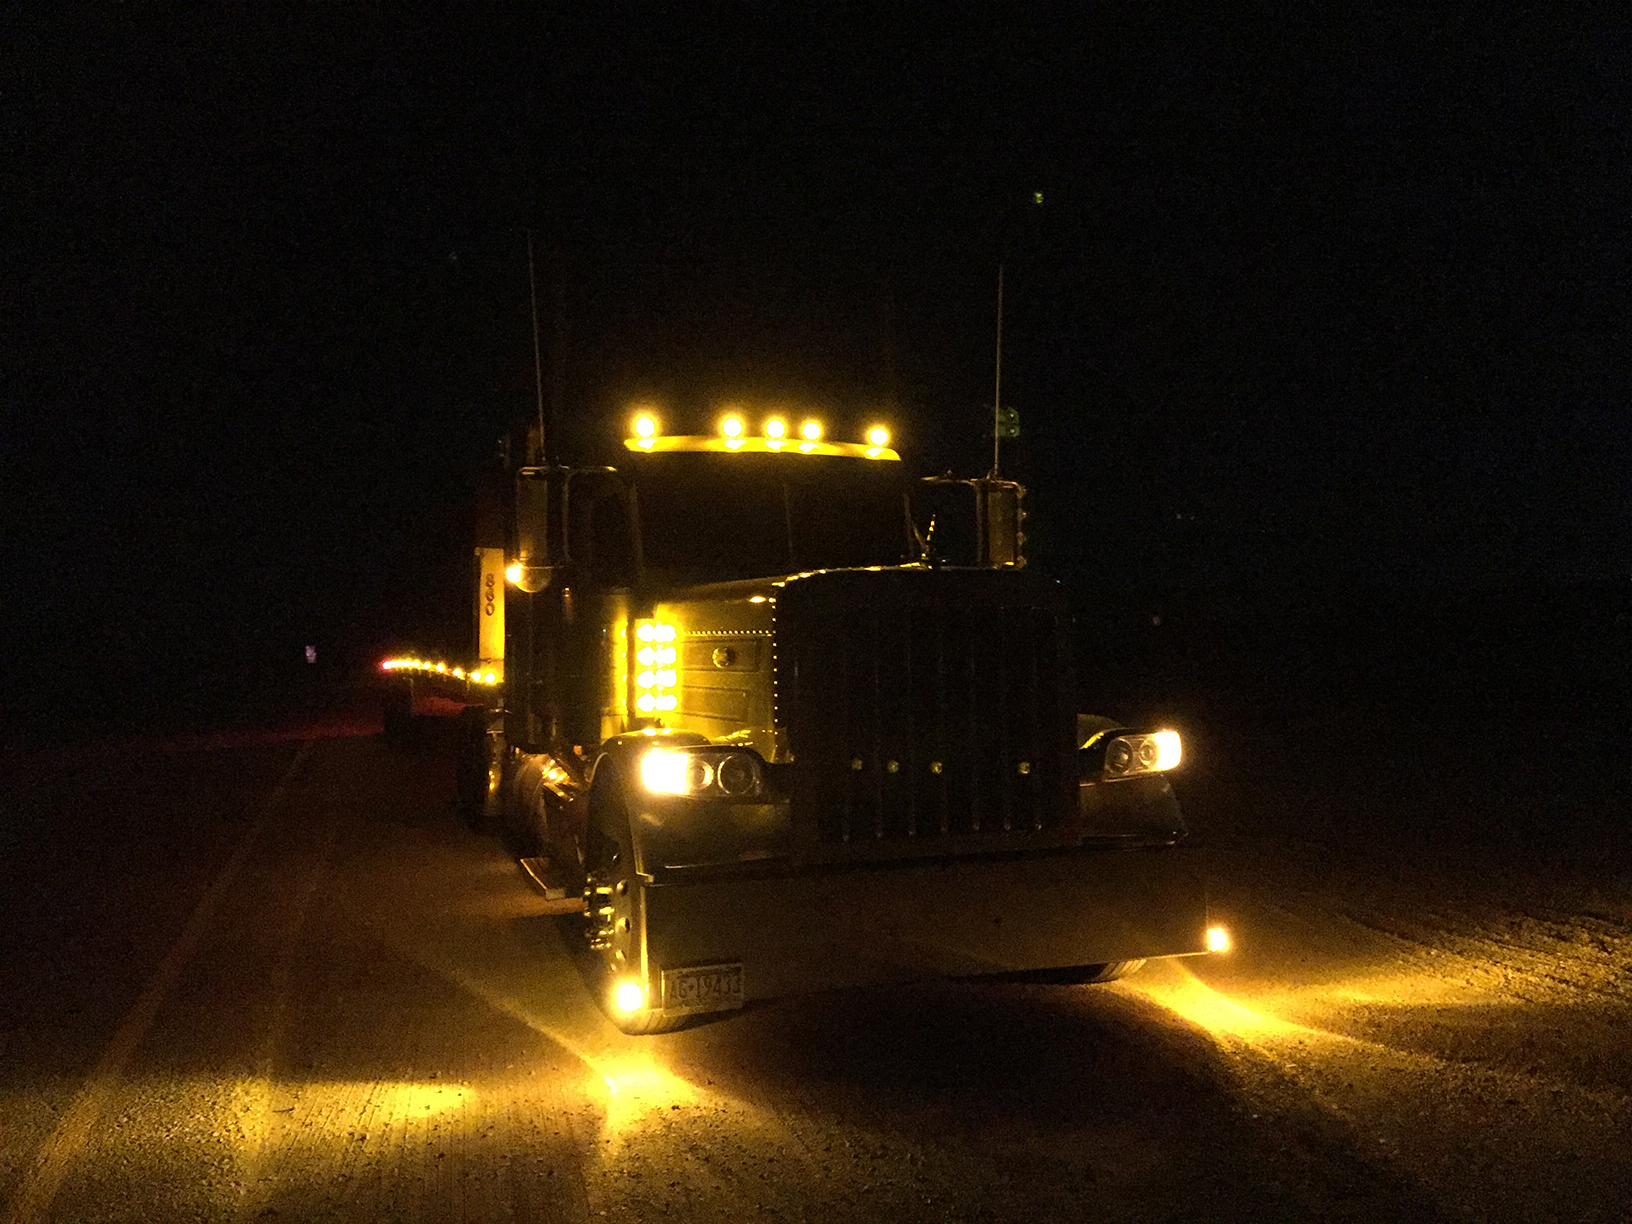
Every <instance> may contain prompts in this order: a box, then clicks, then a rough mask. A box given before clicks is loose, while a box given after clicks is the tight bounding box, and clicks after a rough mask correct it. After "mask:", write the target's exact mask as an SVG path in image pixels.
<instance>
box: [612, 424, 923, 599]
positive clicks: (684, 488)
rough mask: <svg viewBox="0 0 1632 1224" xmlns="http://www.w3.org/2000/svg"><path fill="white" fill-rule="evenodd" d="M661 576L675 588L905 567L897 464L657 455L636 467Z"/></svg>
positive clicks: (649, 555) (646, 529)
mask: <svg viewBox="0 0 1632 1224" xmlns="http://www.w3.org/2000/svg"><path fill="white" fill-rule="evenodd" d="M635 486H636V489H637V495H638V497H639V502H640V529H641V544H642V547H643V550H644V553H645V558H644V559H645V564H646V571H647V574H648V576H649V577H650V578H652V579H653V580H655V581H657V582H659V583H664V584H673V585H687V584H692V583H701V582H727V581H731V580H733V579H738V578H769V577H775V576H777V575H781V574H792V573H799V572H801V571H804V570H813V569H843V568H851V567H857V566H867V565H899V564H901V562H902V560H903V558H904V557H905V555H906V552H907V527H906V521H907V520H906V509H905V504H904V502H903V500H902V494H903V492H904V488H905V478H904V476H903V474H902V472H901V470H900V464H898V463H875V462H871V461H860V460H855V459H847V458H827V457H817V456H799V457H793V456H781V455H713V454H673V455H653V456H650V457H649V458H647V459H646V461H645V462H643V463H642V464H641V465H640V468H639V470H638V471H637V472H636V473H635Z"/></svg>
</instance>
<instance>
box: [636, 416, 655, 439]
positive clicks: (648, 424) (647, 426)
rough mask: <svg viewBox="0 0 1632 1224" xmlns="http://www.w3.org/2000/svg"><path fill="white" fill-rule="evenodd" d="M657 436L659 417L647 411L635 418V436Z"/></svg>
mask: <svg viewBox="0 0 1632 1224" xmlns="http://www.w3.org/2000/svg"><path fill="white" fill-rule="evenodd" d="M656 436H657V418H656V417H654V416H650V415H648V414H647V413H644V412H643V413H641V414H640V415H639V416H637V417H636V418H635V437H637V438H655V437H656Z"/></svg>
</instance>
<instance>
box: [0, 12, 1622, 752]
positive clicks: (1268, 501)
mask: <svg viewBox="0 0 1632 1224" xmlns="http://www.w3.org/2000/svg"><path fill="white" fill-rule="evenodd" d="M1605 11H1606V12H1609V13H1610V15H1611V16H1612V17H1613V18H1614V21H1613V23H1609V22H1605V21H1602V20H1599V17H1600V16H1601V15H1602V14H1595V13H1594V12H1593V10H1590V9H1587V8H1584V7H1576V6H1565V5H1557V6H1537V11H1536V12H1533V13H1531V14H1529V15H1526V16H1518V17H1515V16H1511V15H1505V14H1493V13H1491V12H1487V11H1485V10H1484V8H1483V7H1479V8H1472V7H1468V6H1461V7H1460V8H1458V9H1457V10H1455V11H1452V12H1447V11H1444V10H1438V9H1431V10H1425V11H1418V10H1416V9H1414V8H1413V9H1411V10H1409V11H1406V12H1403V13H1393V14H1389V15H1379V14H1377V13H1375V12H1371V11H1361V10H1358V9H1355V8H1351V7H1349V6H1325V5H1308V6H1297V7H1287V8H1282V9H1273V10H1269V9H1257V10H1255V12H1254V15H1252V16H1240V15H1237V14H1234V13H1229V12H1226V11H1223V10H1214V9H1211V8H1207V9H1198V10H1196V12H1194V13H1189V14H1186V13H1184V12H1181V11H1180V10H1178V9H1173V8H1168V7H1154V8H1153V7H1150V6H1142V5H1129V6H1113V5H1096V4H1082V5H1066V6H1058V7H1042V6H1008V5H994V6H984V7H979V8H971V9H967V10H947V9H943V8H940V7H938V6H937V7H931V6H924V7H921V8H915V9H912V10H907V11H898V12H894V13H893V15H890V16H888V17H880V15H879V11H878V10H875V9H874V8H873V7H872V6H854V7H847V6H824V7H822V8H820V9H800V10H795V9H793V8H791V7H775V8H771V7H753V6H724V5H707V6H688V7H680V6H658V5H645V6H635V5H619V6H605V7H601V6H597V7H593V8H590V9H587V10H585V9H579V8H577V7H567V6H561V7H559V8H554V7H547V8H544V9H542V10H541V11H537V12H535V11H532V10H529V11H527V12H526V13H524V14H523V13H514V12H512V13H508V14H502V15H501V14H498V13H496V12H494V11H492V10H488V9H485V8H463V7H461V8H460V9H458V10H457V11H456V12H453V13H451V14H436V15H428V14H426V13H424V12H419V11H412V12H408V11H403V10H398V9H395V8H383V7H380V6H373V5H370V6H347V7H317V8H309V9H307V8H301V9H291V8H281V7H280V8H274V9H270V10H268V9H265V8H263V7H261V6H248V5H246V6H228V5H213V4H212V5H190V6H188V5H173V6H163V7H159V6H138V5H129V4H107V5H98V6H83V7H59V8H53V7H49V6H11V7H9V8H7V9H6V10H5V11H4V13H3V14H0V38H3V40H4V41H3V47H0V71H3V73H4V75H3V77H0V141H3V148H0V207H3V208H4V226H5V229H4V233H5V242H4V247H3V251H0V260H3V263H0V306H3V311H4V314H3V325H4V337H3V343H4V349H3V354H0V356H3V359H4V363H5V364H4V370H3V381H0V396H3V402H0V413H3V422H0V429H3V433H0V456H3V459H0V462H3V464H4V467H3V470H0V487H3V488H4V490H5V495H4V499H3V502H0V586H3V589H4V591H5V592H6V594H5V598H4V603H3V604H0V638H3V641H4V643H5V645H6V648H7V653H8V658H9V671H10V678H11V683H10V684H8V686H7V688H6V692H5V697H4V700H3V701H0V707H3V711H4V721H3V723H0V727H3V728H4V730H5V732H6V733H7V734H34V733H36V732H40V731H42V730H43V731H44V732H45V733H50V734H57V733H67V732H68V731H69V730H72V729H80V728H85V727H91V728H94V729H107V728H121V727H131V726H149V725H157V724H164V725H175V724H185V723H198V722H212V721H222V720H227V721H232V720H239V719H244V718H258V719H265V718H274V717H277V716H279V714H280V712H282V713H286V712H287V711H288V710H289V709H290V708H291V704H292V703H296V704H298V703H299V702H309V701H311V700H313V699H314V694H317V693H319V692H320V691H328V690H332V689H334V688H335V687H337V686H339V685H341V684H343V683H344V682H346V681H347V680H348V679H350V678H353V677H355V676H358V675H361V674H363V673H365V672H366V669H367V667H368V666H369V664H370V662H371V661H372V660H373V659H376V658H377V657H378V653H377V652H379V651H380V650H383V649H385V648H386V647H388V646H391V645H396V644H401V643H408V642H413V643H417V644H419V645H420V646H422V647H424V648H426V649H437V650H441V651H444V652H447V653H448V654H449V655H460V654H462V653H463V652H464V650H465V649H466V640H465V639H466V636H467V634H468V629H467V622H468V602H467V599H468V597H467V594H466V589H465V582H466V579H467V567H468V547H469V522H470V516H471V509H472V489H473V487H474V473H475V472H476V470H477V469H478V468H479V467H480V466H481V465H482V464H483V463H484V462H485V461H486V460H487V459H488V458H489V457H490V456H491V455H492V453H493V450H494V444H495V440H496V439H497V438H498V436H499V435H500V433H501V432H503V431H504V430H505V428H506V427H507V426H508V425H509V424H510V423H512V422H513V421H515V420H518V419H521V418H524V417H525V416H527V415H529V414H530V413H531V412H532V411H533V396H534V370H533V360H532V335H531V320H530V313H529V304H528V288H527V262H526V242H525V237H524V234H525V231H526V230H527V229H528V228H531V229H532V230H533V231H534V232H535V234H536V236H537V242H538V255H539V285H540V306H541V310H542V313H543V340H544V350H545V359H546V369H545V371H544V382H545V386H546V392H547V394H548V395H550V396H552V397H558V398H559V402H560V404H561V405H562V406H563V407H564V410H565V420H566V423H567V428H566V429H564V430H563V431H562V433H563V442H564V443H565V442H566V441H574V442H576V443H578V444H583V445H588V444H590V443H593V442H595V441H596V440H599V439H604V437H605V436H607V431H609V430H614V429H616V428H617V427H618V426H619V425H621V423H622V421H623V418H624V411H623V409H624V406H625V405H626V404H627V403H628V402H629V400H630V399H631V398H632V397H634V396H650V397H655V398H656V399H657V400H658V401H659V402H662V403H664V404H665V405H667V406H670V409H671V411H672V412H673V414H674V415H675V416H676V417H677V418H680V417H683V416H684V415H685V412H686V411H687V410H688V408H698V407H700V406H703V405H706V404H709V403H712V402H715V401H716V399H717V398H718V397H723V396H728V395H740V396H747V397H749V398H750V399H752V400H755V402H763V401H768V400H772V399H774V400H776V401H777V402H780V403H793V404H800V405H809V406H812V407H815V408H818V409H820V410H821V411H822V412H823V413H824V414H825V415H826V416H827V417H828V418H829V419H830V420H832V421H834V422H835V423H837V424H839V425H841V426H843V427H845V428H849V427H851V426H854V425H859V424H861V423H862V421H863V419H864V418H868V417H872V416H874V415H880V414H882V415H885V416H887V417H888V418H889V419H891V420H892V422H894V424H895V425H896V429H897V435H898V437H899V439H900V440H901V444H902V446H903V449H905V450H907V451H909V452H911V453H913V454H916V455H918V456H921V457H923V458H924V459H925V460H926V461H927V462H931V463H934V464H936V465H937V466H949V465H950V466H956V467H958V468H959V469H960V470H962V471H964V472H966V473H967V472H975V471H979V470H983V469H984V467H985V466H986V464H987V463H988V462H989V442H988V441H987V440H986V433H985V430H986V428H987V423H988V421H989V416H988V412H989V405H990V402H991V400H990V397H991V393H992V386H991V383H992V331H993V323H994V306H995V303H994V298H995V289H996V284H995V282H996V269H997V265H998V264H999V262H1003V263H1005V264H1006V267H1007V293H1008V298H1007V301H1008V312H1007V316H1006V320H1005V333H1006V347H1005V354H1004V370H1005V384H1004V397H1005V400H1006V401H1008V402H1012V403H1014V404H1016V405H1018V407H1019V409H1020V412H1021V418H1022V424H1023V429H1024V434H1023V437H1022V438H1021V439H1020V441H1019V442H1018V443H1016V444H1014V445H1013V446H1012V447H1011V448H1010V451H1009V453H1008V455H1007V457H1006V461H1005V466H1006V470H1007V471H1008V472H1009V473H1010V474H1015V475H1018V476H1019V477H1020V478H1021V479H1023V480H1025V481H1026V482H1027V484H1028V485H1029V486H1030V488H1031V489H1032V498H1033V507H1032V508H1033V512H1034V516H1035V517H1034V521H1033V528H1034V529H1033V531H1032V538H1033V548H1032V552H1033V556H1034V559H1035V560H1036V561H1037V562H1038V563H1040V564H1042V565H1044V566H1046V567H1047V568H1048V569H1049V570H1050V571H1051V572H1052V573H1054V574H1056V575H1057V576H1058V577H1060V578H1061V579H1062V581H1064V582H1065V584H1066V585H1067V587H1068V588H1069V589H1070V591H1071V592H1072V594H1073V596H1074V598H1075V599H1076V600H1077V601H1078V605H1079V607H1080V608H1081V610H1082V618H1083V622H1084V623H1083V629H1084V640H1085V644H1086V651H1085V653H1086V660H1085V661H1086V666H1085V672H1087V673H1089V674H1090V678H1089V680H1088V681H1087V682H1088V683H1090V684H1094V683H1097V684H1098V685H1099V687H1100V688H1101V689H1102V690H1104V692H1105V693H1106V694H1108V695H1109V697H1115V698H1119V699H1123V700H1126V701H1127V702H1129V703H1130V704H1133V705H1139V706H1152V707H1159V706H1160V704H1161V701H1162V696H1161V692H1159V691H1157V690H1158V689H1160V688H1161V686H1163V685H1165V686H1167V688H1166V689H1165V690H1163V691H1168V692H1177V691H1180V690H1185V691H1194V692H1197V693H1201V692H1203V691H1204V690H1205V691H1223V690H1224V689H1230V690H1231V691H1233V692H1236V693H1238V694H1239V693H1243V692H1245V691H1246V690H1247V689H1250V688H1252V686H1253V685H1254V684H1257V685H1259V687H1260V688H1261V689H1262V691H1263V693H1265V694H1270V696H1266V697H1263V698H1262V702H1261V704H1262V703H1271V704H1278V708H1281V709H1290V708H1292V706H1293V705H1294V704H1295V703H1293V702H1292V701H1291V698H1290V697H1289V696H1288V695H1289V694H1291V693H1293V692H1294V690H1295V692H1296V693H1298V694H1302V695H1303V697H1304V698H1305V699H1307V700H1311V701H1319V700H1322V699H1323V698H1324V697H1325V696H1329V695H1331V694H1332V693H1334V692H1336V691H1338V690H1342V691H1345V692H1346V691H1349V690H1344V689H1342V685H1344V684H1347V685H1348V686H1349V688H1350V689H1353V690H1354V691H1356V692H1359V691H1361V690H1364V691H1365V692H1366V693H1369V694H1371V695H1370V696H1368V697H1366V699H1365V702H1363V703H1362V704H1366V705H1367V708H1370V707H1388V706H1390V704H1391V703H1395V704H1397V703H1398V702H1400V701H1404V700H1406V699H1407V698H1410V699H1411V700H1413V701H1415V702H1416V703H1417V704H1416V705H1415V706H1414V707H1413V708H1414V709H1418V710H1429V711H1436V712H1440V713H1442V714H1443V715H1444V716H1445V717H1448V718H1457V717H1462V716H1464V715H1466V714H1467V713H1468V711H1469V710H1480V709H1485V708H1486V707H1489V706H1495V707H1501V708H1503V709H1507V710H1511V708H1512V707H1513V706H1514V705H1515V704H1516V703H1517V704H1522V706H1523V708H1524V709H1526V710H1535V711H1537V712H1538V714H1539V715H1541V716H1545V717H1546V718H1548V719H1550V720H1551V721H1552V722H1554V723H1558V724H1560V725H1562V724H1563V723H1567V722H1569V721H1570V720H1571V719H1575V720H1577V721H1580V722H1582V723H1592V724H1606V720H1607V724H1606V725H1611V726H1613V727H1614V728H1615V734H1616V736H1619V737H1621V738H1617V739H1615V740H1614V744H1613V746H1612V750H1613V751H1614V752H1619V751H1620V750H1621V748H1624V730H1625V728H1624V724H1625V721H1626V720H1625V717H1624V715H1625V708H1626V707H1625V697H1626V683H1625V678H1626V665H1627V658H1628V650H1629V648H1628V624H1627V614H1626V605H1627V599H1626V597H1627V593H1628V589H1629V588H1628V582H1627V580H1628V578H1629V577H1632V574H1629V565H1632V555H1629V549H1628V538H1627V537H1628V530H1627V529H1628V516H1627V510H1628V507H1627V498H1626V490H1627V487H1628V482H1627V472H1628V458H1629V449H1632V426H1629V420H1628V415H1627V387H1628V379H1627V373H1628V370H1627V354H1628V339H1629V337H1628V335H1627V325H1626V302H1627V300H1628V297H1627V292H1628V288H1629V285H1628V280H1629V277H1628V272H1629V247H1628V239H1627V219H1628V206H1629V195H1628V191H1627V166H1628V164H1629V154H1632V149H1629V147H1628V146H1629V143H1632V142H1629V132H1632V126H1629V124H1628V118H1629V107H1628V105H1627V103H1628V96H1627V83H1628V73H1627V65H1628V63H1632V40H1629V39H1628V36H1627V33H1628V32H1627V26H1626V22H1625V17H1626V14H1625V12H1624V11H1623V10H1622V9H1620V8H1617V9H1614V10H1605ZM1036 193H1041V194H1042V200H1043V202H1042V204H1041V205H1038V204H1037V203H1036V202H1035V199H1036ZM558 353H559V354H563V355H564V360H556V359H555V357H556V354H558ZM307 644H314V645H316V646H317V647H318V649H319V664H318V665H317V666H315V667H308V665H307V664H306V663H305V662H304V658H303V648H304V646H305V645H307ZM1096 676H1097V679H1095V677H1096ZM1345 678H1346V679H1345ZM1186 686H1188V689H1187V687H1186ZM1288 686H1292V687H1288ZM1334 686H1336V688H1334ZM1413 693H1414V694H1416V697H1411V696H1410V695H1411V694H1413ZM1198 700H1199V699H1198ZM1242 700H1243V701H1246V704H1248V705H1250V704H1251V702H1250V701H1247V700H1246V698H1243V699H1242ZM1334 700H1335V698H1334ZM1424 703H1426V704H1424ZM1470 703H1471V704H1470ZM1240 704H1241V703H1240V702H1238V703H1237V705H1238V706H1239V705H1240ZM1196 708H1197V709H1198V710H1199V711H1200V712H1201V713H1202V714H1203V715H1205V714H1207V713H1208V712H1209V710H1210V709H1211V708H1212V707H1208V706H1207V704H1206V702H1204V701H1203V702H1200V703H1199V704H1197V705H1196ZM1217 716H1220V717H1222V716H1223V714H1222V713H1218V715H1217ZM1436 716H1437V715H1436ZM1430 721H1431V720H1430ZM1504 725H1506V724H1504ZM1594 742H1595V743H1597V742H1599V741H1594ZM1622 755H1624V753H1623V754H1622Z"/></svg>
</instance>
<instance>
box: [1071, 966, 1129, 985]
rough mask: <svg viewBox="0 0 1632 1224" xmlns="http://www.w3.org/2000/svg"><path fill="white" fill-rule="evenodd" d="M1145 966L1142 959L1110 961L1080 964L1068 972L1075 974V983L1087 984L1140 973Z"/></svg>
mask: <svg viewBox="0 0 1632 1224" xmlns="http://www.w3.org/2000/svg"><path fill="white" fill-rule="evenodd" d="M1144 967H1145V962H1144V961H1142V960H1125V961H1108V962H1107V963H1105V964H1103V965H1078V966H1077V967H1076V968H1075V969H1068V970H1066V972H1067V973H1069V974H1071V975H1073V976H1072V978H1071V981H1072V982H1073V983H1075V984H1078V985H1085V986H1086V985H1091V984H1093V983H1095V982H1114V981H1116V980H1117V979H1119V978H1125V977H1127V976H1128V975H1129V974H1131V973H1138V972H1139V970H1141V969H1143V968H1144Z"/></svg>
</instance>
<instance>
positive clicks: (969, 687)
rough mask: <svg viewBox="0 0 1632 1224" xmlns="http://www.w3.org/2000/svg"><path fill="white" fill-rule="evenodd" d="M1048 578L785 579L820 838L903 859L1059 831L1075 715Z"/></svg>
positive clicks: (810, 832) (787, 635) (802, 739)
mask: <svg viewBox="0 0 1632 1224" xmlns="http://www.w3.org/2000/svg"><path fill="white" fill-rule="evenodd" d="M1039 585H1040V584H1037V583H1034V582H1030V581H1025V580H1023V579H1022V576H1021V575H1018V574H1013V573H1010V574H1000V573H990V572H978V571H977V572H959V571H883V572H877V571H875V572H848V573H832V574H819V575H812V576H810V577H809V578H805V579H799V580H795V581H793V582H790V583H789V584H788V585H787V587H785V588H784V590H783V593H782V595H781V596H780V597H779V598H778V607H777V638H778V659H777V684H778V689H777V703H778V721H779V722H782V723H783V725H785V726H786V727H787V730H788V746H789V748H790V750H791V751H792V754H793V764H794V778H795V787H794V823H795V827H796V829H798V830H800V832H801V835H802V840H805V841H806V843H807V845H808V844H809V843H810V842H815V843H816V844H817V847H826V848H829V851H830V852H832V853H830V854H829V857H851V853H850V852H853V853H854V854H857V855H871V854H882V855H883V856H885V857H896V856H900V855H906V854H913V855H918V854H939V853H955V852H957V851H959V850H963V849H969V850H974V849H999V848H1004V847H1009V846H1012V847H1014V848H1023V847H1026V846H1031V845H1036V844H1039V843H1040V842H1042V843H1048V842H1053V841H1057V840H1058V839H1059V831H1060V830H1061V828H1062V826H1064V825H1066V824H1067V823H1069V822H1071V821H1072V819H1073V817H1074V814H1075V811H1076V784H1077V779H1076V776H1075V768H1076V754H1075V744H1074V743H1073V741H1072V738H1071V737H1072V731H1073V726H1074V724H1073V717H1074V714H1073V712H1072V711H1070V710H1067V709H1065V707H1064V704H1063V695H1064V694H1065V693H1068V692H1069V691H1070V689H1069V683H1068V680H1067V678H1066V676H1065V675H1064V674H1063V673H1064V668H1065V664H1066V659H1065V657H1064V651H1063V649H1062V645H1063V642H1062V636H1063V635H1062V627H1061V613H1060V609H1059V607H1058V605H1057V604H1056V603H1055V602H1054V601H1053V600H1052V599H1051V598H1048V594H1049V593H1048V592H1047V591H1046V590H1039ZM1051 833H1052V834H1053V836H1052V837H1051V836H1049V835H1050V834H1051ZM812 848H813V849H814V848H816V847H812ZM845 848H848V851H850V852H846V850H845Z"/></svg>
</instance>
